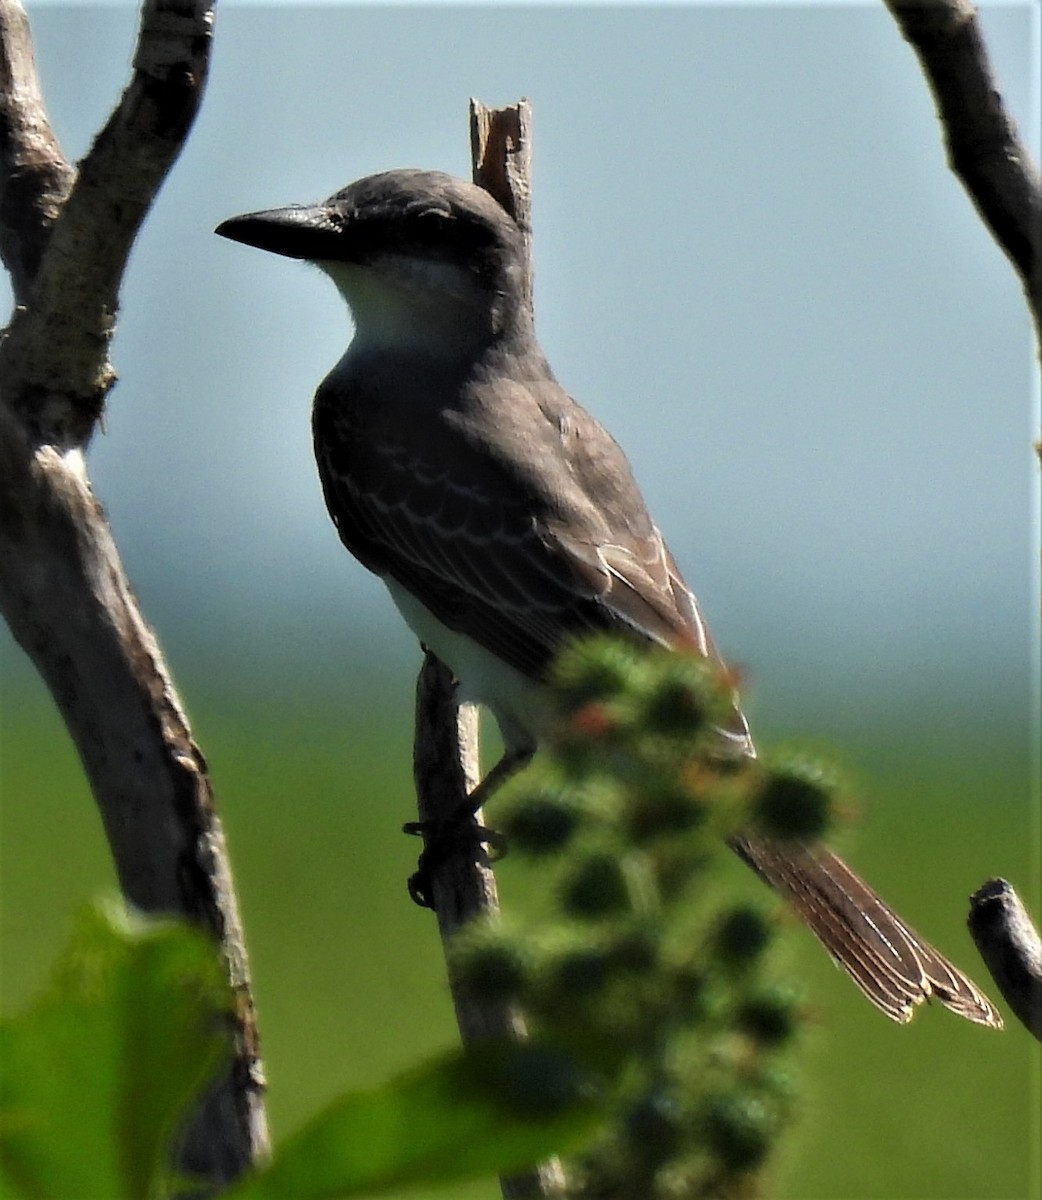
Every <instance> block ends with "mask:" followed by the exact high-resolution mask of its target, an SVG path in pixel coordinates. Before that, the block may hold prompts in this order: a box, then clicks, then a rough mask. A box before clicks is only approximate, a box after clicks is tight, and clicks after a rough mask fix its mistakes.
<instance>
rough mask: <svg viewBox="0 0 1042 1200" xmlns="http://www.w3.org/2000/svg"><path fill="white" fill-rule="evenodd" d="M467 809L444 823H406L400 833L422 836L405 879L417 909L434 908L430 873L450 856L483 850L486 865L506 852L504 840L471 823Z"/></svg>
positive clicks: (498, 835) (496, 833)
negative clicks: (416, 858) (415, 856)
mask: <svg viewBox="0 0 1042 1200" xmlns="http://www.w3.org/2000/svg"><path fill="white" fill-rule="evenodd" d="M473 815H474V814H473V812H472V810H471V809H470V808H467V807H464V808H460V809H459V810H458V811H457V812H456V813H454V814H453V815H452V816H451V817H450V818H449V819H448V820H447V821H439V822H434V821H407V822H406V823H405V824H404V825H403V826H402V832H403V833H407V834H410V835H411V836H413V837H422V838H423V839H424V847H423V850H422V851H421V853H420V857H419V859H418V860H417V863H416V870H415V871H414V872H413V874H412V875H410V876H409V883H408V887H409V895H410V896H411V897H412V900H413V903H414V904H418V905H419V906H420V908H431V909H433V908H434V887H433V875H434V872H435V871H436V870H437V869H438V867H440V866H441V865H442V864H443V863H445V862H446V861H448V859H450V858H451V857H452V856H453V855H454V854H459V853H462V852H463V851H464V850H470V851H474V850H476V849H477V848H478V847H479V846H483V847H485V848H486V853H487V859H488V861H489V862H499V860H500V859H501V858H503V856H504V855H505V854H506V852H507V843H506V838H505V837H504V836H503V835H502V834H501V833H499V832H497V831H496V830H495V829H486V828H485V827H484V826H483V825H475V824H473V823H472V817H473Z"/></svg>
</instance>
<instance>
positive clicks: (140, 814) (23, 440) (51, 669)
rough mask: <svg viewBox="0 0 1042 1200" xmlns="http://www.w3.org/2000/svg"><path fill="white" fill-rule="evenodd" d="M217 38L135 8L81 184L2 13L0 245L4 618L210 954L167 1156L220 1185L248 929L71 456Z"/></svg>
mask: <svg viewBox="0 0 1042 1200" xmlns="http://www.w3.org/2000/svg"><path fill="white" fill-rule="evenodd" d="M212 30H213V11H212V4H211V3H208V2H205V0H146V3H145V5H144V7H143V10H142V19H141V27H140V32H139V38H138V43H137V50H136V54H135V58H134V69H133V73H132V77H131V80H130V83H129V85H128V87H127V89H126V91H125V92H124V93H123V96H122V98H121V100H120V102H119V104H118V105H117V107H116V108H115V110H114V111H113V113H112V115H111V117H110V118H109V120H108V122H107V123H106V125H105V128H104V129H103V130H102V131H101V133H100V134H99V135H98V137H97V139H96V140H95V142H94V145H93V147H92V148H91V150H90V152H89V154H88V155H87V156H86V158H85V159H84V160H83V162H82V164H81V165H80V168H79V171H78V172H76V171H75V170H74V169H73V168H72V167H71V166H70V165H69V164H68V162H67V161H66V159H65V158H64V156H63V155H62V152H61V149H60V147H59V145H58V142H57V139H56V138H55V137H54V134H53V132H52V131H51V129H50V125H49V123H48V120H47V115H46V112H45V111H44V108H43V103H42V99H41V96H40V89H39V85H38V83H37V79H36V71H35V66H34V63H33V58H32V45H31V39H30V37H29V32H28V26H27V23H26V20H25V14H24V12H23V11H22V8H21V5H20V4H19V3H18V0H0V251H2V254H3V258H4V262H5V263H6V264H8V266H9V269H10V270H11V273H12V278H13V281H14V286H15V294H16V300H17V307H16V310H15V313H14V316H13V320H12V322H11V324H10V325H9V326H8V328H7V329H6V330H5V331H4V333H3V337H2V340H0V611H2V613H3V615H4V617H5V618H6V620H7V622H8V624H9V625H10V628H11V631H12V633H13V634H14V637H15V638H16V640H17V641H18V642H19V644H20V645H21V646H22V647H23V649H24V650H25V651H26V653H27V654H28V655H29V657H30V658H31V659H32V661H33V662H34V664H35V665H36V667H37V669H38V670H39V671H40V674H41V675H42V676H43V678H44V680H45V682H46V684H47V686H48V687H49V689H50V691H51V693H52V695H53V696H54V698H55V701H56V703H57V705H58V707H59V709H60V710H61V713H62V716H63V718H64V720H65V723H66V725H67V727H68V729H69V732H70V734H71V736H72V738H73V740H74V742H75V744H76V747H77V749H78V751H79V754H80V758H81V760H82V762H83V765H84V769H85V771H86V774H87V776H88V779H89V781H90V785H91V789H92V791H93V794H94V797H95V800H96V802H97V804H98V807H99V810H100V812H101V816H102V820H103V822H104V826H105V831H106V834H107V836H108V840H109V845H110V847H111V850H112V854H113V857H114V860H115V864H116V870H117V874H118V876H119V880H120V884H121V887H122V889H123V892H124V894H125V895H126V897H127V899H128V900H129V901H131V902H132V903H133V904H135V905H136V906H137V907H138V908H140V909H142V910H143V911H145V912H149V913H165V914H175V915H180V916H183V917H187V918H189V919H191V920H193V921H195V922H196V923H197V924H199V925H201V926H202V927H203V928H205V929H207V930H209V931H210V932H211V933H212V934H213V935H214V936H215V938H216V939H217V940H218V941H219V943H220V945H221V948H222V951H223V954H224V960H225V963H226V967H227V972H228V977H229V980H230V983H231V985H232V987H233V989H234V993H235V997H236V1012H235V1015H234V1019H233V1029H232V1031H231V1032H232V1035H233V1041H234V1055H233V1060H232V1063H231V1066H230V1068H229V1070H228V1073H227V1074H226V1076H225V1077H224V1078H223V1079H221V1080H220V1081H218V1083H217V1084H216V1085H215V1086H214V1087H213V1088H212V1090H211V1092H210V1094H209V1095H208V1097H207V1098H206V1100H205V1102H204V1104H203V1106H202V1107H201V1109H200V1111H199V1112H198V1113H197V1114H196V1115H195V1118H194V1119H193V1121H192V1123H191V1128H190V1129H189V1131H188V1132H187V1133H186V1135H185V1137H184V1139H183V1145H182V1150H181V1156H180V1158H181V1165H182V1167H184V1168H185V1169H186V1170H188V1171H190V1172H192V1173H193V1174H194V1175H196V1176H199V1177H201V1178H202V1179H204V1180H206V1181H207V1184H208V1186H209V1187H210V1188H211V1189H216V1188H217V1187H219V1186H220V1185H221V1184H223V1183H226V1182H228V1181H230V1180H232V1179H234V1178H235V1177H236V1176H237V1175H239V1174H240V1173H241V1172H242V1171H243V1170H244V1169H245V1168H246V1167H247V1166H249V1165H250V1164H251V1163H252V1162H254V1161H255V1159H256V1158H257V1157H258V1156H259V1155H262V1154H263V1153H265V1151H266V1145H267V1132H266V1125H265V1118H264V1110H263V1104H262V1098H261V1097H262V1084H263V1081H262V1078H261V1070H260V1060H259V1056H258V1051H257V1033H256V1026H255V1022H254V1013H253V1000H252V995H251V991H250V982H249V971H248V965H247V959H246V951H245V945H244V941H243V933H242V927H241V923H240V920H239V913H238V907H237V903H236V899H235V893H234V889H233V886H232V879H231V872H230V867H229V863H228V857H227V853H226V849H225V845H224V837H223V833H222V830H221V824H220V821H219V820H218V818H217V815H216V813H215V812H214V808H213V794H212V790H211V786H210V781H209V777H208V774H207V769H206V763H205V760H204V758H203V755H202V753H201V751H200V750H199V748H198V746H197V745H196V744H195V741H194V740H193V738H192V734H191V731H190V729H189V726H188V722H187V719H186V717H185V714H184V710H183V708H182V705H181V702H180V700H179V698H178V696H177V692H176V689H175V687H174V684H173V681H172V679H171V676H170V673H169V671H168V670H167V667H166V664H165V663H164V661H163V658H162V655H161V653H160V650H159V647H158V645H157V643H156V640H155V638H154V637H153V635H152V633H151V631H150V630H149V628H148V626H147V625H146V623H145V621H144V619H143V617H142V616H141V613H140V611H139V609H138V607H137V603H136V600H135V598H134V596H133V593H132V592H131V589H130V586H129V584H128V582H127V578H126V575H125V572H124V570H123V566H122V563H121V561H120V557H119V553H118V551H117V549H116V546H115V543H114V541H113V539H112V536H111V533H110V530H109V527H108V524H107V522H106V520H105V515H104V512H103V510H102V508H101V506H100V504H99V503H98V502H97V500H96V499H95V497H94V494H93V492H92V489H91V486H90V481H89V479H88V477H87V474H86V467H85V463H84V458H83V453H82V451H83V449H84V447H85V446H86V444H87V442H88V441H89V439H90V437H91V434H92V432H93V430H94V428H95V425H96V423H97V420H98V418H99V416H100V414H101V412H102V409H103V406H104V402H105V398H106V396H107V394H108V391H109V389H110V388H111V386H112V383H113V382H114V379H115V375H114V372H113V370H112V367H111V364H110V362H109V356H108V351H109V345H110V342H111V339H112V335H113V332H114V329H115V320H116V312H117V308H118V300H119V289H120V284H121V281H122V276H123V271H124V268H125V265H126V260H127V255H128V253H129V250H130V247H131V245H132V244H133V241H134V238H135V237H136V235H137V232H138V230H139V228H140V226H141V222H142V220H143V219H144V216H145V214H146V213H147V211H148V208H149V206H150V205H151V203H152V201H153V199H154V197H155V195H156V192H157V190H158V189H159V187H160V185H161V184H162V182H163V180H164V178H165V177H166V174H167V172H168V171H169V169H170V167H171V165H172V164H173V162H174V160H175V159H176V157H177V155H178V153H179V152H180V149H181V146H182V145H183V142H184V139H185V137H186V136H187V134H188V131H189V129H190V127H191V124H192V120H193V118H194V115H195V113H196V111H197V109H198V106H199V103H200V101H201V98H202V93H203V86H204V83H205V79H206V72H207V66H208V62H209V52H210V45H211V40H212Z"/></svg>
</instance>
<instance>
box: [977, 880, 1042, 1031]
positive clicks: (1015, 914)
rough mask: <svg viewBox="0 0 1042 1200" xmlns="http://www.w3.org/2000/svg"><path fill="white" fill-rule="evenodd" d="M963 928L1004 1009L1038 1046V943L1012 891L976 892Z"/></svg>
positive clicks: (1005, 887)
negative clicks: (1024, 1026) (1002, 1001)
mask: <svg viewBox="0 0 1042 1200" xmlns="http://www.w3.org/2000/svg"><path fill="white" fill-rule="evenodd" d="M967 924H968V925H969V927H970V933H971V935H972V936H973V940H974V942H975V943H976V946H977V949H978V950H979V951H980V956H981V958H982V959H984V965H985V966H986V967H987V968H988V970H989V971H990V972H991V977H992V979H994V980H995V984H996V986H997V987H998V989H999V991H1000V992H1001V993H1002V995H1003V996H1004V997H1005V1000H1006V1003H1007V1004H1008V1005H1009V1006H1010V1008H1011V1009H1013V1012H1014V1013H1015V1014H1016V1016H1017V1018H1018V1019H1019V1020H1020V1021H1022V1022H1023V1023H1024V1025H1026V1026H1027V1028H1028V1029H1030V1030H1031V1032H1032V1033H1033V1034H1034V1035H1035V1037H1036V1038H1038V1040H1039V1041H1040V1042H1042V939H1040V938H1039V935H1038V930H1037V929H1036V928H1035V926H1034V925H1033V924H1032V921H1031V918H1030V917H1029V916H1028V913H1027V909H1025V907H1024V905H1023V904H1022V903H1021V901H1020V897H1019V896H1018V895H1017V893H1016V892H1015V891H1014V890H1013V887H1012V885H1010V884H1008V883H1007V882H1006V881H1005V879H989V880H988V882H987V883H985V884H984V885H983V886H982V887H980V888H978V889H977V891H975V892H974V893H973V895H972V896H971V897H970V915H969V920H968V922H967Z"/></svg>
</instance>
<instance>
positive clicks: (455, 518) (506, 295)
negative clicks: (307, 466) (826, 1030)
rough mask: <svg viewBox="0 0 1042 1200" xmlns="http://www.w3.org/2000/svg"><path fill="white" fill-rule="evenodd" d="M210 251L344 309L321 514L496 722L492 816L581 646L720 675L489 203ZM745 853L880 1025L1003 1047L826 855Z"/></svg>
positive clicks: (415, 206) (319, 227)
mask: <svg viewBox="0 0 1042 1200" xmlns="http://www.w3.org/2000/svg"><path fill="white" fill-rule="evenodd" d="M216 232H217V233H218V234H220V235H221V236H223V237H225V238H230V239H232V240H233V241H236V242H240V243H243V244H245V245H247V246H252V247H255V248H258V249H261V250H266V251H269V252H272V253H274V254H278V255H282V256H284V257H288V258H292V259H299V260H303V261H305V262H308V263H310V264H313V265H315V266H317V267H319V268H320V269H321V270H322V271H323V272H324V273H325V274H326V275H327V276H329V278H330V279H331V280H332V281H333V283H334V284H335V286H336V287H337V289H338V290H339V292H340V294H341V296H342V297H343V299H344V300H345V301H346V303H347V306H348V309H349V310H350V315H351V318H352V322H353V327H354V328H353V337H352V338H351V340H350V343H349V345H348V348H347V351H346V353H345V354H344V355H343V357H342V358H341V359H340V361H339V362H338V363H337V364H336V365H335V366H334V367H333V369H332V370H331V371H330V372H329V374H328V375H327V376H326V378H325V379H324V380H323V381H322V383H321V384H320V385H319V387H318V390H317V392H316V394H315V399H314V405H313V410H312V430H313V437H314V450H315V457H316V461H317V465H318V472H319V477H320V480H321V485H322V491H323V494H324V497H325V502H326V506H327V508H328V510H329V514H330V516H331V517H332V520H333V522H334V524H335V526H336V529H337V531H338V533H339V536H340V540H341V541H342V542H343V544H344V546H345V547H346V548H347V549H348V550H349V551H350V552H351V553H352V554H353V555H354V556H355V558H357V559H358V560H359V561H360V562H361V563H362V564H363V565H364V566H365V567H367V568H368V569H369V570H370V571H372V572H374V573H375V574H376V575H377V576H378V577H379V578H380V579H381V580H382V581H383V583H384V584H385V585H386V587H387V589H388V591H389V592H390V595H391V598H392V600H393V601H394V603H395V605H396V606H397V608H398V610H399V611H400V613H401V615H402V617H403V618H404V619H405V621H406V623H407V624H408V625H409V626H410V627H411V628H412V630H413V631H414V633H415V634H416V635H417V637H418V638H419V640H420V642H421V644H422V645H423V646H424V647H426V648H428V649H429V650H430V651H432V652H433V653H434V654H436V655H437V657H438V658H440V659H441V660H442V661H443V662H444V663H445V664H446V665H447V666H448V667H449V668H450V670H451V671H452V673H453V675H454V676H455V678H456V679H457V681H458V687H459V694H460V696H461V698H463V699H469V700H473V701H476V702H478V703H481V704H484V705H485V706H487V707H488V708H489V709H490V710H491V712H492V713H493V715H494V716H495V718H496V720H497V722H498V724H499V726H500V728H501V730H502V734H503V741H504V746H505V749H504V753H503V757H502V759H501V760H500V762H499V763H498V764H497V765H496V766H494V767H493V768H492V770H491V771H490V772H489V774H488V775H486V777H485V779H484V780H483V781H482V783H481V784H479V785H478V788H479V791H480V792H481V794H482V796H483V797H484V796H487V795H488V794H489V793H490V791H491V790H492V787H493V785H494V784H498V783H499V782H501V781H502V780H503V779H504V778H505V777H507V776H508V775H510V774H511V773H512V772H513V771H515V770H517V769H519V767H520V766H521V765H523V764H524V763H526V762H527V761H528V760H529V759H530V758H531V756H532V754H533V752H534V750H535V747H536V746H537V745H538V744H539V743H540V741H542V740H543V739H544V738H545V737H546V736H547V733H548V729H549V727H550V723H551V722H552V720H553V717H552V715H551V714H552V712H553V711H554V709H553V705H552V704H551V703H549V701H548V694H547V686H546V680H547V672H548V671H549V669H550V666H551V664H552V663H553V661H554V659H555V657H556V656H557V654H558V653H559V652H560V650H561V649H562V648H563V646H564V645H566V644H567V643H568V642H569V641H570V640H572V639H574V638H576V637H579V636H582V635H585V634H595V633H611V632H617V633H619V634H622V635H624V636H626V637H629V638H631V639H633V638H636V639H637V640H639V641H642V642H645V643H648V644H657V645H661V646H666V647H671V648H676V649H680V648H688V649H692V650H694V651H695V652H696V653H698V654H701V655H703V656H705V657H706V658H707V659H710V660H712V661H713V662H714V663H720V662H721V659H720V655H719V653H718V651H717V649H716V647H715V645H714V643H713V641H712V638H711V636H710V634H709V631H708V628H707V626H706V623H705V620H704V617H703V615H702V611H701V609H700V607H699V603H698V601H697V599H696V598H695V594H694V592H693V591H692V590H691V588H690V587H689V586H688V585H687V583H686V582H685V580H684V577H683V575H682V574H681V571H680V568H679V567H678V565H677V563H676V561H675V559H674V557H673V555H672V553H671V552H670V550H669V547H668V545H667V544H666V541H665V540H664V538H663V536H662V533H661V532H660V530H659V528H658V526H657V525H656V524H655V522H654V521H653V519H652V517H651V515H650V513H649V511H648V508H647V505H646V503H645V501H644V498H643V496H642V494H641V491H640V488H639V486H638V484H637V482H636V480H635V478H634V475H633V471H632V469H631V467H630V464H629V462H628V460H627V458H626V456H625V454H624V452H623V451H622V449H621V448H620V446H619V445H618V443H617V442H616V441H615V440H614V438H612V436H611V435H610V434H609V433H608V432H607V431H606V430H605V429H604V428H603V426H602V425H601V424H600V423H599V422H598V421H597V420H596V419H595V417H593V416H592V415H591V414H590V413H589V412H587V411H586V409H584V408H583V407H581V406H580V405H579V403H578V402H577V401H575V400H574V399H573V398H572V397H571V396H570V395H569V393H568V392H567V391H566V390H565V389H564V388H563V387H562V386H561V384H560V383H559V382H558V381H557V379H556V377H555V376H554V374H553V372H552V370H551V368H550V366H549V364H548V363H547V360H546V358H545V356H544V354H543V351H542V350H541V348H540V345H539V342H538V341H537V339H536V334H535V328H534V316H533V311H532V306H531V304H530V302H529V298H528V295H527V292H526V279H527V248H526V245H525V241H524V236H523V234H522V231H521V229H520V228H519V226H518V224H517V222H516V221H515V220H514V219H513V217H512V216H510V215H509V214H508V212H507V211H506V210H505V209H504V208H503V207H502V206H501V205H500V204H499V203H498V202H497V201H496V200H495V199H494V198H493V197H492V196H491V195H490V194H489V193H488V192H486V191H485V190H484V189H483V188H481V187H479V186H478V185H476V184H474V183H470V182H467V181H465V180H462V179H457V178H454V177H453V176H451V175H448V174H444V173H442V172H439V171H427V170H417V169H401V170H392V171H384V172H381V173H379V174H374V175H368V176H366V177H364V178H362V179H358V180H356V181H355V182H353V183H351V184H348V185H347V186H346V187H344V188H342V189H341V190H340V191H338V192H336V193H334V195H332V196H330V197H329V199H328V200H325V201H323V202H321V203H316V204H293V205H289V206H287V207H281V208H275V209H268V210H264V211H259V212H251V213H245V214H243V215H241V216H236V217H231V218H229V219H228V220H226V221H224V222H222V223H221V224H220V225H219V226H218V227H217V229H216ZM719 737H720V741H721V747H722V752H723V753H725V754H729V755H732V756H738V757H739V758H741V757H749V758H752V757H755V755H756V748H755V745H754V743H753V739H752V737H751V734H750V732H749V728H748V725H747V723H746V720H745V717H744V715H743V714H742V711H741V708H740V706H739V703H738V700H737V698H736V700H735V704H734V710H733V712H732V713H731V715H730V717H729V719H728V720H727V721H726V722H725V723H724V725H723V727H721V728H720V730H719ZM732 848H733V849H734V850H735V851H736V852H737V853H738V855H739V856H740V857H741V858H742V859H743V860H744V861H745V862H746V863H747V864H748V865H749V866H751V867H752V868H753V870H754V871H755V872H756V873H757V874H758V875H760V876H761V877H762V878H763V879H764V880H765V881H766V882H767V883H768V884H770V885H771V886H772V887H773V888H774V889H775V890H776V891H777V892H778V893H780V894H781V896H782V897H784V898H785V899H786V900H787V901H788V902H789V904H790V905H791V907H792V908H793V909H794V911H795V912H796V914H797V915H798V916H799V917H800V918H801V919H802V921H803V922H804V923H805V924H806V925H807V926H808V927H809V928H810V930H811V932H812V933H813V934H815V935H816V937H817V938H818V940H819V941H820V942H821V943H822V944H823V946H824V947H825V949H826V950H827V951H828V953H829V954H830V955H831V956H832V958H833V959H834V960H835V961H836V962H837V963H838V964H839V966H841V967H842V968H843V969H844V970H845V971H846V972H847V973H848V974H849V975H850V976H851V977H852V979H853V980H854V982H855V983H856V984H857V985H858V987H859V988H860V989H861V991H862V992H863V993H864V994H865V995H866V996H867V997H868V999H869V1000H870V1001H871V1002H872V1003H873V1004H874V1005H875V1006H876V1007H877V1008H878V1009H879V1010H881V1011H882V1012H883V1013H884V1014H885V1015H886V1016H887V1017H889V1018H891V1019H892V1020H894V1021H896V1022H900V1023H905V1022H907V1021H909V1020H910V1019H911V1018H912V1016H913V1014H914V1013H915V1011H916V1009H917V1008H918V1006H919V1005H921V1004H922V1003H923V1002H924V1001H928V1000H931V999H934V998H935V999H937V1000H938V1001H940V1002H941V1003H942V1004H943V1005H945V1006H946V1007H947V1008H949V1009H951V1010H952V1011H953V1012H955V1013H957V1014H958V1015H960V1016H962V1017H965V1018H966V1019H968V1020H970V1021H973V1022H976V1023H977V1024H980V1025H984V1026H991V1027H995V1028H999V1027H1001V1025H1002V1020H1001V1017H1000V1016H999V1014H998V1012H997V1011H996V1010H995V1008H994V1006H993V1005H992V1003H991V1001H990V1000H989V999H988V998H987V996H985V995H984V993H983V992H982V991H981V990H980V989H979V988H978V987H977V986H976V985H975V984H974V983H973V982H972V981H971V980H970V979H969V978H968V977H967V976H966V975H965V974H963V972H962V971H960V970H959V969H958V968H957V967H956V966H954V965H953V964H952V963H951V962H949V960H948V959H947V958H946V957H945V956H944V955H943V954H941V953H940V952H939V951H938V950H936V949H935V948H934V947H933V946H931V945H930V944H929V942H927V941H925V940H924V939H923V938H922V937H921V936H920V935H919V934H918V933H916V932H915V930H913V929H912V928H911V926H909V925H908V924H906V923H905V921H904V920H903V919H902V918H901V917H900V916H899V915H898V914H897V913H896V912H895V911H894V910H893V909H892V908H891V907H890V906H889V905H888V904H887V903H886V902H885V901H884V900H883V899H881V898H880V897H879V896H878V895H877V894H876V892H875V891H874V890H873V889H872V888H871V887H870V886H869V885H868V884H867V883H865V882H864V881H863V880H862V879H861V878H859V876H858V875H857V874H855V872H854V871H853V870H852V869H851V868H850V867H849V866H847V864H846V863H845V862H844V861H843V860H842V859H841V858H839V857H838V855H836V854H835V853H833V852H832V851H831V850H829V849H828V848H827V847H825V846H823V845H818V844H802V843H799V842H792V841H788V840H786V841H771V840H766V839H763V838H760V837H752V836H749V837H738V838H735V839H733V841H732Z"/></svg>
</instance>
